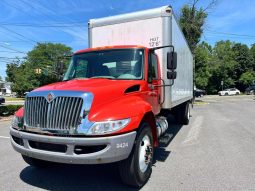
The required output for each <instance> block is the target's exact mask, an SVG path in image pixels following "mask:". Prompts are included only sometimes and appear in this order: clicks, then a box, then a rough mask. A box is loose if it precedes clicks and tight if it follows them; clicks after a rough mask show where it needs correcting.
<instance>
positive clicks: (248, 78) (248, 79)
mask: <svg viewBox="0 0 255 191" xmlns="http://www.w3.org/2000/svg"><path fill="white" fill-rule="evenodd" d="M254 80H255V72H254V71H251V70H250V71H247V72H245V73H243V74H242V75H241V77H240V82H241V83H242V84H243V85H244V87H248V86H250V85H251V84H252V83H253V82H254Z"/></svg>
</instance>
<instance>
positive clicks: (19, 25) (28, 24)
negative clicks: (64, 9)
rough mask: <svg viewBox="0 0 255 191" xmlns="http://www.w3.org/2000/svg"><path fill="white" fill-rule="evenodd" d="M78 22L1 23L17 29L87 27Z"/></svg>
mask: <svg viewBox="0 0 255 191" xmlns="http://www.w3.org/2000/svg"><path fill="white" fill-rule="evenodd" d="M78 23H80V22H77V24H75V23H59V24H55V23H53V24H33V23H0V25H2V26H15V27H35V28H37V27H38V28H40V27H49V28H51V27H52V28H58V27H59V28H65V27H83V26H84V27H85V26H86V23H84V22H83V23H80V24H78Z"/></svg>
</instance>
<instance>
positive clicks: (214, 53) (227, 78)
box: [195, 40, 255, 94]
mask: <svg viewBox="0 0 255 191" xmlns="http://www.w3.org/2000/svg"><path fill="white" fill-rule="evenodd" d="M195 64H196V68H195V84H196V86H197V87H198V88H202V89H206V90H207V93H209V94H211V93H212V94H215V93H217V92H218V91H219V90H221V88H222V86H221V81H223V82H224V86H223V88H224V89H225V88H230V87H236V88H238V89H240V90H241V91H244V90H245V88H246V87H247V86H249V85H250V84H251V83H252V80H255V79H254V69H253V68H254V59H253V56H252V50H249V48H248V47H247V46H246V45H244V44H240V43H234V42H231V41H229V40H227V41H219V42H217V43H216V44H215V46H214V47H213V48H211V47H210V46H209V45H208V44H206V43H204V42H202V43H201V44H199V45H198V46H197V48H196V50H195Z"/></svg>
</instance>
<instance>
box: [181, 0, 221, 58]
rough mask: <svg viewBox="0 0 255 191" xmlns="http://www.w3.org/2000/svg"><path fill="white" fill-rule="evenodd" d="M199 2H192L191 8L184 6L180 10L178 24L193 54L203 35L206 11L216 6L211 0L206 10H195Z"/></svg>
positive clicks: (196, 0)
mask: <svg viewBox="0 0 255 191" xmlns="http://www.w3.org/2000/svg"><path fill="white" fill-rule="evenodd" d="M198 2H199V0H193V3H192V5H191V6H189V5H184V6H183V7H182V9H181V16H180V19H179V23H180V26H181V29H182V32H183V34H184V36H185V37H186V40H187V41H188V44H189V47H190V49H191V51H192V53H194V51H195V48H196V46H197V44H198V42H199V41H200V38H201V36H202V34H203V26H204V24H205V19H206V18H207V15H208V14H207V12H206V11H207V10H208V9H210V8H211V7H212V6H214V5H215V4H216V0H212V1H211V2H210V3H209V4H208V6H207V7H206V8H202V7H201V8H199V9H198V8H197V7H196V6H197V4H198Z"/></svg>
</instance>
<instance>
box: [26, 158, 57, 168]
mask: <svg viewBox="0 0 255 191" xmlns="http://www.w3.org/2000/svg"><path fill="white" fill-rule="evenodd" d="M22 158H23V159H24V161H25V162H26V163H27V164H29V165H30V166H34V167H37V168H45V167H49V166H51V165H53V164H54V163H53V162H49V161H44V160H39V159H35V158H31V157H28V156H25V155H22Z"/></svg>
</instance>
